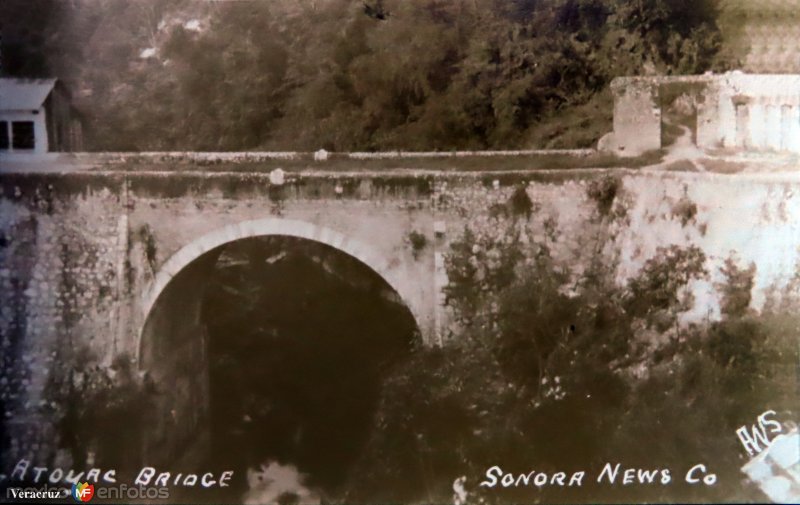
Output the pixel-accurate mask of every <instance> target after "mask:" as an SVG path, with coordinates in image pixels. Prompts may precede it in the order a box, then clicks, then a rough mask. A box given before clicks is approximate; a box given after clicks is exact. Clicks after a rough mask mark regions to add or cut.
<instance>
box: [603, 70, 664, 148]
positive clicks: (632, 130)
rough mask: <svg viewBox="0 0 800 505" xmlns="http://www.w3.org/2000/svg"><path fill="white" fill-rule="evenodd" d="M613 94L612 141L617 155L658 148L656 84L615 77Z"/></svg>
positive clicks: (658, 111)
mask: <svg viewBox="0 0 800 505" xmlns="http://www.w3.org/2000/svg"><path fill="white" fill-rule="evenodd" d="M611 89H612V92H613V93H614V140H615V144H616V148H617V149H618V150H619V151H620V154H623V155H629V156H636V155H638V154H641V153H643V152H645V151H649V150H652V149H659V148H661V108H660V106H659V101H658V96H657V95H658V86H657V85H656V83H655V81H653V80H652V79H648V78H632V77H627V78H618V79H614V82H612V83H611Z"/></svg>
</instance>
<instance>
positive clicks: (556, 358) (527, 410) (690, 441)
mask: <svg viewBox="0 0 800 505" xmlns="http://www.w3.org/2000/svg"><path fill="white" fill-rule="evenodd" d="M498 228H500V229H501V230H502V231H500V232H498V233H497V235H496V236H494V235H492V234H491V233H486V232H480V231H476V230H472V229H470V228H467V229H466V230H465V231H464V234H463V235H462V237H461V238H460V240H457V241H455V242H454V243H453V244H452V249H451V254H450V255H449V257H448V258H447V267H448V272H449V273H450V274H451V276H452V278H453V279H455V284H451V286H450V288H449V291H448V296H449V298H448V303H449V305H450V306H451V307H452V308H453V310H454V311H455V312H456V314H457V317H458V318H459V320H461V321H462V322H464V324H463V325H462V327H461V330H460V331H459V335H458V337H459V338H456V339H453V340H452V341H450V343H448V344H447V345H445V346H444V347H442V348H433V349H425V348H422V349H419V350H418V351H416V352H415V354H414V355H413V356H412V357H411V358H410V359H409V360H408V361H407V362H406V363H404V364H401V365H399V366H398V367H396V368H395V369H394V370H393V372H392V373H391V374H390V376H389V378H388V379H387V380H386V382H385V383H384V390H383V391H384V392H383V396H382V400H381V404H380V406H379V410H378V414H377V417H376V420H375V423H374V426H373V432H372V436H371V438H370V441H369V442H368V444H367V446H366V449H365V451H364V453H363V454H362V457H361V459H360V461H359V463H358V465H357V466H356V468H355V469H354V475H357V476H358V477H357V478H354V479H353V480H352V481H351V485H350V494H349V495H348V499H349V500H355V501H362V500H365V501H385V500H386V499H389V498H391V499H392V500H400V501H420V500H421V501H428V502H432V501H446V500H448V499H449V498H450V495H451V493H452V483H453V481H454V480H455V479H457V478H459V477H460V476H462V475H463V476H466V477H467V489H468V491H469V493H470V501H474V502H478V501H481V502H483V503H495V502H497V503H502V502H509V501H513V502H517V503H529V502H534V501H535V502H540V501H558V502H564V501H570V502H573V501H592V500H596V499H597V496H600V495H602V496H603V497H604V499H609V500H615V501H623V502H631V501H641V500H646V501H685V500H690V501H709V500H711V501H719V500H731V499H736V500H741V499H743V497H745V499H751V500H759V499H761V497H760V495H759V494H758V491H757V490H755V489H754V488H749V487H746V486H745V487H742V486H741V485H740V482H741V476H740V471H739V467H740V466H741V465H742V464H743V463H744V462H745V461H744V459H743V458H744V457H743V455H742V451H741V448H740V446H739V443H738V439H737V438H736V436H735V430H736V429H737V428H738V427H739V426H741V425H742V424H746V423H748V422H751V420H752V419H754V418H755V416H757V415H758V414H759V413H760V412H762V411H763V410H766V409H767V408H773V409H775V410H777V411H778V412H780V413H781V415H785V416H788V418H790V417H791V416H793V415H794V414H796V405H794V404H793V403H792V402H793V401H794V400H793V399H792V395H793V392H794V388H793V385H792V384H793V383H792V380H794V379H793V373H794V372H793V366H794V364H796V360H797V359H798V357H799V356H798V349H797V347H796V345H795V344H794V342H795V339H794V338H793V336H795V335H797V333H798V331H799V330H800V326H798V324H799V323H800V319H798V318H797V317H796V316H794V315H789V314H785V313H784V314H781V313H765V314H763V315H761V316H759V317H753V316H740V315H736V314H733V313H728V317H726V319H724V320H722V321H721V322H719V323H715V324H712V325H710V326H708V327H695V326H692V327H689V328H677V329H675V328H673V329H671V330H670V332H668V333H667V334H668V335H671V337H669V338H667V340H666V341H665V343H657V342H655V341H653V342H649V341H647V340H646V339H644V338H643V337H642V335H637V333H636V331H637V328H641V323H642V322H647V321H648V320H649V319H650V318H652V315H653V314H654V313H659V312H665V313H667V314H668V315H669V317H668V319H670V320H671V321H674V320H675V318H676V317H677V314H678V313H680V312H681V311H683V310H685V308H686V306H685V303H684V302H685V300H683V299H682V298H681V296H679V294H680V293H681V291H683V290H684V288H685V287H686V286H687V285H688V284H689V283H690V282H691V281H692V280H694V279H697V278H699V277H702V276H704V275H705V270H704V267H703V263H704V257H703V255H702V253H701V252H700V251H699V250H697V249H695V248H689V249H679V248H676V247H673V248H667V249H662V250H659V252H658V253H657V254H656V255H655V256H654V257H653V259H652V260H650V261H649V262H648V263H647V264H646V265H645V267H644V269H643V270H642V272H641V273H640V274H639V275H638V276H637V277H636V278H634V279H633V280H631V281H630V282H629V283H628V284H627V285H625V286H622V287H619V286H616V284H615V283H614V282H613V275H612V274H613V268H610V267H609V266H608V265H604V264H603V263H602V262H597V263H596V264H594V265H592V267H591V269H590V270H589V271H587V272H585V273H584V274H583V275H582V276H581V278H580V279H579V280H578V282H577V283H576V284H575V286H577V288H574V287H573V288H571V289H565V288H566V287H568V286H569V285H570V284H569V283H568V282H567V281H568V280H569V279H570V276H569V275H566V274H565V272H563V271H561V270H560V269H559V268H557V267H556V266H555V265H554V263H553V262H552V261H551V260H550V258H549V254H548V253H547V248H546V247H543V246H542V245H540V244H532V245H531V246H530V247H523V246H522V245H521V244H520V242H519V240H517V239H514V240H510V241H509V242H508V243H502V238H501V237H503V236H508V234H509V233H510V232H509V230H507V229H502V227H498ZM512 231H513V228H512ZM512 236H515V235H513V234H512ZM492 237H494V239H493V238H492ZM494 247H498V248H500V249H507V251H514V253H513V254H509V253H508V252H506V255H505V256H503V257H504V258H505V259H504V261H497V258H496V257H493V256H489V255H487V254H485V252H484V251H491V250H493V248H494ZM489 263H492V265H491V266H489V265H488V264H489ZM497 269H499V270H500V271H501V272H503V275H502V276H497V275H486V274H484V275H482V276H481V275H478V274H477V273H478V272H481V271H484V272H492V271H495V270H497ZM487 286H488V287H489V288H487ZM662 331H663V330H662ZM645 441H646V442H645ZM712 455H713V456H712ZM712 460H713V462H714V463H713V470H714V471H715V472H716V473H717V474H718V475H719V478H720V481H719V485H717V486H714V487H706V486H691V485H688V484H686V483H685V482H682V481H683V478H682V477H683V475H682V474H681V472H684V473H685V472H686V471H687V470H688V468H689V467H690V466H691V465H693V464H694V463H695V462H707V463H710V462H711V461H712ZM606 462H621V463H622V464H623V466H624V467H626V468H630V467H633V468H653V467H658V468H669V469H671V471H672V474H673V484H672V485H669V486H657V487H653V486H604V487H602V489H601V487H600V486H601V485H599V484H597V483H596V482H595V480H594V478H591V475H592V473H593V472H594V473H595V476H596V473H597V472H599V470H600V468H601V467H602V465H603V464H605V463H606ZM494 464H501V466H502V467H503V469H505V470H508V471H515V472H516V471H525V472H527V471H530V469H532V468H533V469H536V470H537V471H543V472H549V473H550V474H552V473H553V472H556V471H579V470H586V471H588V472H589V476H590V477H589V478H587V480H586V482H585V483H584V485H583V486H580V487H573V488H569V487H557V486H556V487H545V488H541V489H536V488H532V487H522V488H508V489H501V488H496V489H491V490H487V489H486V488H479V487H478V486H477V483H478V482H480V480H482V477H483V475H484V472H485V471H486V469H487V468H488V467H489V466H491V465H494Z"/></svg>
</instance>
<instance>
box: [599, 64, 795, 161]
mask: <svg viewBox="0 0 800 505" xmlns="http://www.w3.org/2000/svg"><path fill="white" fill-rule="evenodd" d="M611 89H612V91H613V93H614V132H613V134H612V135H611V136H610V138H608V139H607V140H606V141H605V143H604V144H603V145H601V147H602V148H604V149H606V150H615V151H617V152H619V153H620V154H623V155H637V154H641V153H642V152H645V151H647V150H651V149H658V148H661V147H663V144H662V133H663V129H664V128H665V124H664V123H665V122H664V118H665V117H666V116H665V114H666V112H667V111H666V110H665V109H666V108H667V107H668V106H669V105H670V104H669V103H666V101H665V97H666V96H668V95H674V94H675V93H678V94H680V93H681V90H683V91H684V93H685V94H686V97H687V99H688V100H689V101H691V102H692V105H693V107H695V112H694V113H695V114H696V126H695V125H693V127H695V128H696V131H695V132H693V133H694V140H695V143H696V145H697V146H698V147H700V148H704V149H717V148H736V149H745V150H750V151H772V152H792V153H798V152H800V75H753V74H742V73H740V72H731V73H727V74H723V75H702V76H657V77H622V78H617V79H615V80H614V81H613V82H612V85H611Z"/></svg>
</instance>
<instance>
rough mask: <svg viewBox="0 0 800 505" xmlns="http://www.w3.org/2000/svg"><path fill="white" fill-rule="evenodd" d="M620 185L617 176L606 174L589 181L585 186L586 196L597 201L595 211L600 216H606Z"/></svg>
mask: <svg viewBox="0 0 800 505" xmlns="http://www.w3.org/2000/svg"><path fill="white" fill-rule="evenodd" d="M620 186H621V182H620V180H619V178H618V177H615V176H613V175H606V176H604V177H602V178H601V179H594V180H592V181H591V182H590V183H589V186H588V187H587V188H586V196H588V197H589V198H590V199H591V200H594V201H595V202H596V203H597V211H598V212H599V213H600V215H601V216H607V215H608V213H609V212H610V211H611V206H612V205H613V204H614V199H615V198H616V197H617V193H618V192H619V190H620Z"/></svg>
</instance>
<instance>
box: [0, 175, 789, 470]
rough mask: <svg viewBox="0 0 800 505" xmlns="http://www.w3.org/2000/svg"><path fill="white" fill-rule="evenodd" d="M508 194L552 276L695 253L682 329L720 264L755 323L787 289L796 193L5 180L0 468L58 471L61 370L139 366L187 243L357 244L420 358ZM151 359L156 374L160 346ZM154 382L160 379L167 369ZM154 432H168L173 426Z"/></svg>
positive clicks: (192, 392)
mask: <svg viewBox="0 0 800 505" xmlns="http://www.w3.org/2000/svg"><path fill="white" fill-rule="evenodd" d="M602 178H610V179H611V180H614V181H616V182H615V184H616V185H617V191H616V196H615V198H614V199H613V202H612V203H611V206H610V207H609V208H608V209H606V210H605V211H602V210H601V208H600V206H598V202H597V201H596V200H594V199H593V198H592V197H591V196H589V194H588V191H587V189H588V187H589V185H590V184H591V181H595V180H598V179H602ZM518 188H524V190H525V191H526V193H527V194H528V196H529V198H530V199H531V201H532V202H533V209H532V212H531V215H530V218H527V219H526V220H525V221H524V223H523V224H522V226H523V227H524V229H525V234H526V236H528V237H529V238H530V239H531V240H535V241H541V240H542V239H543V238H547V239H548V240H549V241H550V242H549V246H550V248H551V250H552V252H553V255H554V257H555V258H556V260H557V261H559V262H561V263H562V264H563V265H565V266H567V267H569V269H570V270H572V271H573V272H578V273H579V272H580V271H581V270H582V269H583V268H585V267H586V266H587V265H588V264H589V262H591V261H593V260H595V259H596V258H598V257H601V258H602V259H603V260H604V261H609V262H610V261H615V262H617V263H618V265H619V266H618V270H617V278H618V281H619V282H625V281H626V280H627V279H628V278H630V277H631V276H632V275H635V274H636V273H637V272H638V271H639V269H640V268H641V267H642V265H643V264H644V262H645V261H646V260H647V259H649V258H651V257H653V256H654V255H655V254H657V250H658V247H660V246H669V245H678V246H689V245H696V246H698V247H700V248H701V249H702V250H703V251H704V252H705V254H706V256H707V265H706V266H707V268H708V271H709V272H710V274H711V275H710V277H709V278H708V279H706V280H704V281H698V282H696V283H694V284H693V285H692V286H691V289H692V291H693V293H694V295H695V305H694V307H693V308H692V309H691V310H690V311H689V312H687V313H686V314H684V317H683V320H684V322H691V321H697V320H704V319H712V320H713V319H715V318H716V317H718V316H719V296H720V293H719V289H720V282H721V281H722V280H723V276H722V274H721V272H720V267H721V266H722V265H723V263H724V261H725V260H726V259H727V258H729V257H733V258H734V259H735V261H736V262H737V263H738V264H739V265H741V266H743V267H746V266H747V265H749V264H750V263H753V264H755V265H756V268H757V270H756V276H755V287H754V291H753V299H752V304H751V305H752V307H753V308H754V309H756V310H758V309H761V308H763V307H764V306H765V305H767V304H770V303H774V302H775V301H776V300H779V299H780V297H781V296H783V293H784V292H785V290H786V288H787V286H788V285H789V282H790V280H791V279H792V278H793V276H794V275H795V274H796V272H797V271H798V248H800V177H797V176H796V175H780V174H772V175H767V174H762V175H756V174H737V175H715V174H708V173H691V174H688V173H673V172H647V171H638V172H637V171H614V170H611V171H606V170H573V171H554V172H533V173H531V172H504V173H420V174H416V175H415V174H402V175H399V174H398V175H393V174H391V173H386V174H376V173H364V174H354V173H351V174H338V175H337V174H329V175H325V176H321V175H308V176H303V175H296V176H294V177H293V178H290V179H289V180H288V181H287V182H286V184H284V185H282V186H281V187H280V188H278V187H276V186H274V185H272V186H271V185H270V184H269V180H268V177H266V176H264V175H263V174H262V175H258V174H255V175H254V174H213V175H210V174H199V173H190V174H178V173H174V174H153V173H123V172H118V173H113V174H112V173H91V172H88V173H72V174H49V175H44V174H40V175H32V174H28V175H11V174H6V175H0V346H2V353H1V355H2V360H3V361H2V371H0V402H2V408H3V411H4V415H5V416H6V418H5V419H4V420H3V423H4V425H5V427H6V428H7V429H6V436H7V437H8V438H7V440H5V441H3V444H4V445H3V459H4V461H3V464H4V465H5V466H8V464H13V463H10V462H13V461H16V460H17V459H19V458H20V457H22V456H27V457H33V459H35V460H37V461H39V462H42V464H44V463H45V462H50V461H51V460H52V459H53V458H54V457H59V458H62V459H63V458H64V456H63V454H61V455H58V454H57V453H55V452H54V449H55V448H54V447H53V443H54V442H56V441H57V436H56V433H55V431H54V425H53V423H52V422H53V421H54V420H56V419H58V418H59V416H60V415H61V414H62V413H63V411H64V404H63V402H64V401H65V398H66V397H65V396H64V385H65V384H68V383H69V381H70V380H73V379H74V378H73V377H70V370H71V369H72V367H73V364H74V363H75V362H76V360H78V361H85V362H86V363H88V364H92V365H98V366H100V367H101V368H104V369H105V368H107V367H109V365H110V364H111V363H112V361H113V360H114V359H115V358H117V357H118V356H125V357H126V359H128V360H134V361H135V360H136V359H138V357H139V353H140V346H141V345H143V343H142V342H140V340H139V337H140V336H141V334H142V328H143V327H144V326H145V319H146V316H147V314H145V313H144V312H143V307H144V301H143V300H144V298H145V294H146V293H147V291H148V289H149V287H151V286H152V285H153V282H154V279H155V278H156V277H158V275H159V274H160V273H161V272H162V270H163V268H166V267H165V265H168V264H169V260H170V258H172V257H174V256H175V254H176V253H177V252H178V251H180V250H182V248H184V247H186V246H187V245H190V244H192V243H195V242H196V241H197V240H198V239H199V238H200V237H203V236H206V235H207V234H209V233H211V232H213V231H214V230H218V229H220V228H221V227H223V228H224V227H226V226H230V225H235V224H236V223H239V222H241V221H246V220H254V219H262V218H269V219H275V220H277V221H278V222H279V223H280V222H291V223H310V225H314V226H318V227H320V229H321V227H325V228H326V229H330V230H334V231H335V232H336V233H338V234H339V235H341V236H340V238H338V239H337V240H340V242H339V243H340V244H341V246H342V247H343V248H345V250H346V249H348V248H352V247H354V246H353V244H355V243H358V244H369V246H370V248H371V250H373V252H376V254H377V255H378V256H380V257H381V258H382V260H381V261H378V262H376V265H377V264H378V263H380V264H379V265H378V266H377V267H376V268H379V269H380V272H383V274H385V275H386V276H388V277H390V278H391V279H392V280H393V282H394V285H395V287H396V288H397V290H398V293H400V295H401V298H402V299H403V301H404V302H405V303H407V304H408V305H409V307H410V308H411V309H412V313H414V315H415V316H416V317H417V318H418V322H419V324H420V328H421V329H422V330H423V333H424V336H425V338H426V341H427V342H428V343H429V344H436V343H438V342H440V341H441V340H442V339H444V338H446V337H447V336H448V335H449V334H451V333H452V332H453V330H454V329H453V328H452V327H451V324H450V320H449V319H448V317H449V316H448V312H447V310H446V309H444V308H442V307H440V305H441V304H442V302H443V299H442V296H441V288H442V287H443V286H444V285H445V284H446V282H447V278H446V272H445V270H444V257H445V256H446V255H447V251H448V245H449V243H451V242H452V241H454V240H457V239H458V237H459V236H460V234H462V233H463V231H464V229H465V227H470V228H472V229H473V230H475V231H476V232H477V233H479V234H480V233H484V234H490V233H496V232H497V230H498V229H500V224H501V223H502V222H503V220H505V219H507V215H508V202H509V199H510V198H511V196H512V195H513V193H514V191H516V190H517V189H518ZM233 229H236V228H233ZM314 229H316V228H314ZM411 232H416V233H419V234H422V235H424V236H425V237H426V239H427V240H426V243H425V245H424V246H423V249H422V250H421V251H415V250H414V249H413V246H412V244H411V243H410V241H409V239H408V237H409V234H410V233H411ZM339 235H337V236H339ZM320 237H321V238H325V237H323V236H322V235H320ZM197 265H199V263H197ZM198 268H199V267H198ZM380 272H379V273H380ZM176 274H178V272H176ZM176 282H178V281H176ZM187 286H188V285H187ZM199 289H201V286H188V287H187V288H186V289H185V290H178V291H177V292H178V295H176V296H177V298H174V300H173V302H170V303H174V305H172V306H173V307H175V308H174V309H170V308H169V306H167V305H162V306H161V308H158V309H157V312H158V313H157V314H156V315H153V316H152V317H151V319H152V320H153V321H155V322H152V324H164V325H165V327H168V326H170V325H172V326H175V325H177V326H180V328H173V329H174V330H175V331H176V332H179V333H180V331H182V329H184V330H185V329H187V328H192V324H191V323H192V320H191V317H193V316H192V314H193V312H192V310H190V309H187V307H189V308H190V307H192V306H193V305H192V304H193V303H194V302H193V301H192V300H195V301H196V299H197V291H199ZM184 292H185V295H182V294H180V293H184ZM171 310H172V311H174V313H175V317H172V316H171V315H170V311H171ZM177 316H180V317H177ZM187 317H188V318H189V319H187V320H186V324H183V323H180V321H183V320H184V319H186V318H187ZM181 318H183V319H181ZM157 321H163V323H158V322H157ZM201 330H202V329H197V331H196V332H195V330H192V331H188V330H187V332H186V334H185V335H183V336H181V337H180V338H181V339H184V340H182V341H185V343H186V345H187V346H188V347H187V348H186V349H187V350H188V351H187V353H181V355H182V356H189V355H191V353H193V352H195V351H196V352H197V353H198V354H197V355H196V358H197V359H195V358H192V359H193V360H195V361H196V362H197V363H199V364H200V365H202V345H201V344H200V343H194V341H193V337H192V332H195V333H196V334H198V335H200V334H201V333H202V331H201ZM154 335H158V333H157V332H156V333H154ZM176 338H177V337H176ZM198 338H200V337H198ZM201 340H202V339H200V341H201ZM157 343H158V342H157V341H156V342H155V344H157ZM182 345H183V344H182ZM153 349H155V350H154V351H153V352H155V353H156V354H154V355H156V356H157V354H158V350H157V346H156V347H155V348H153ZM189 351H190V352H189ZM148 352H150V351H148ZM151 355H152V353H151ZM174 358H175V356H172V359H174ZM151 359H152V357H151ZM156 359H158V358H156ZM198 360H199V361H198ZM162 364H163V365H164V366H163V367H162V370H163V371H165V373H167V374H168V373H169V369H170V366H171V365H169V364H168V363H167V362H164V363H162ZM175 366H177V364H176V365H175ZM170 377H171V376H169V375H164V376H162V377H161V378H160V379H161V380H162V381H167V382H170V384H169V386H170V387H172V386H175V387H173V388H172V389H174V390H175V391H184V393H183V397H184V400H187V401H182V402H179V403H180V405H182V406H181V407H180V409H179V410H180V411H181V412H178V413H177V414H175V416H177V417H176V419H178V420H180V419H184V418H186V419H189V418H191V419H194V420H195V421H193V423H195V424H197V423H198V422H200V421H199V420H201V419H202V412H203V408H204V407H203V406H202V405H197V399H198V398H200V399H202V384H200V383H192V382H191V381H189V382H180V383H178V382H174V381H173V379H172V378H170ZM176 377H177V376H176ZM178 378H179V377H178ZM155 379H159V377H155ZM197 395H199V396H197ZM179 396H180V395H179ZM191 398H195V399H194V400H191V401H189V400H190V399H191ZM170 407H171V406H170V405H164V406H163V409H162V410H165V409H167V410H168V409H169V408H170ZM172 407H174V405H172ZM182 416H183V417H182ZM178 424H180V423H178ZM161 426H162V427H163V431H169V430H170V429H171V428H170V426H172V425H170V424H169V423H167V422H166V421H164V422H163V423H162V424H161ZM191 436H192V433H188V432H187V433H185V434H184V435H182V436H181V438H182V439H185V440H190V439H191ZM153 437H154V441H153V443H154V444H164V443H165V442H164V440H169V439H170V436H169V435H167V434H164V433H157V434H154V435H153ZM166 449H170V448H169V447H166ZM166 449H165V450H166ZM173 449H174V448H173ZM176 450H177V449H176Z"/></svg>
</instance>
